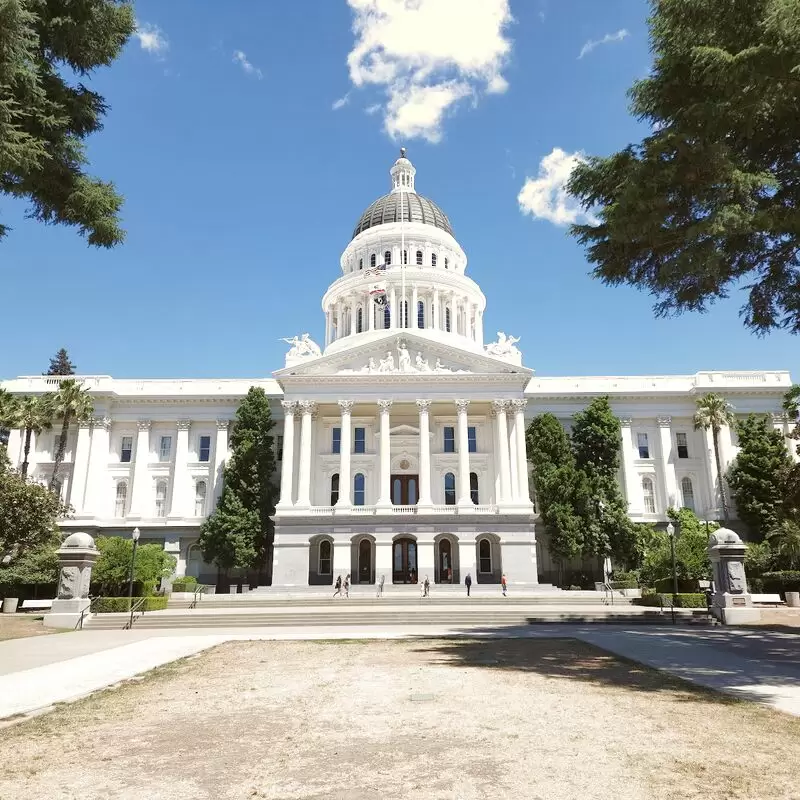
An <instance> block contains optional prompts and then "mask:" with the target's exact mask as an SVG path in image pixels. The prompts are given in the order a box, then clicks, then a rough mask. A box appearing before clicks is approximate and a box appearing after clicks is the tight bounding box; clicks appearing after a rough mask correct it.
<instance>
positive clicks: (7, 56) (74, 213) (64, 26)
mask: <svg viewBox="0 0 800 800" xmlns="http://www.w3.org/2000/svg"><path fill="white" fill-rule="evenodd" d="M134 28H135V23H134V16H133V8H132V6H131V5H130V4H129V3H126V2H119V1H118V0H36V2H31V0H2V2H0V193H3V194H7V195H9V196H10V197H16V198H20V199H25V200H28V201H29V202H30V204H31V208H30V212H29V215H30V216H31V217H33V218H34V219H37V220H39V221H40V222H44V223H48V224H61V225H70V226H74V227H77V228H78V230H79V231H80V232H81V234H82V235H83V236H85V237H86V238H87V241H88V243H89V244H90V245H95V246H102V247H112V246H114V245H115V244H118V243H119V242H121V241H122V239H123V238H124V233H123V231H122V229H121V228H120V226H119V217H118V214H119V209H120V206H121V205H122V197H120V196H119V195H118V194H117V193H116V191H115V190H114V186H113V185H112V184H110V183H106V182H104V181H101V180H98V179H96V178H92V177H90V176H89V175H86V174H85V173H84V171H83V168H84V167H85V165H86V164H87V156H86V148H85V145H84V140H85V139H86V138H87V136H89V134H91V133H94V132H95V131H98V130H100V129H101V128H102V120H103V116H104V115H105V113H106V111H107V108H108V107H107V105H106V102H105V100H104V99H103V97H102V96H101V95H99V94H97V93H96V92H93V91H91V90H90V89H88V88H87V87H86V86H85V85H83V84H82V83H76V84H74V85H73V84H72V83H71V82H70V79H71V78H72V77H73V76H77V77H78V78H84V77H85V76H87V75H88V74H90V73H91V72H92V71H94V70H95V69H96V68H97V67H101V66H108V65H109V64H111V63H112V62H113V61H114V60H115V59H116V58H117V56H119V54H120V52H121V51H122V48H123V46H124V45H125V42H126V41H127V40H128V39H129V38H130V36H131V34H132V33H133V31H134ZM6 232H7V227H6V226H4V225H2V223H0V239H2V238H3V236H4V235H5V234H6Z"/></svg>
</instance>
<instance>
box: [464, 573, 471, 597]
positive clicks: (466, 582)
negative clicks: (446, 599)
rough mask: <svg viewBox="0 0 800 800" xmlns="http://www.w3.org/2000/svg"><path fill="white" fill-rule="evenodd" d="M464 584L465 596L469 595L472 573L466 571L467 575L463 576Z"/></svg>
mask: <svg viewBox="0 0 800 800" xmlns="http://www.w3.org/2000/svg"><path fill="white" fill-rule="evenodd" d="M464 586H466V587H467V597H469V590H470V589H471V588H472V575H470V574H469V572H468V573H467V577H466V578H464Z"/></svg>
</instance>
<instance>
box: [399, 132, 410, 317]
mask: <svg viewBox="0 0 800 800" xmlns="http://www.w3.org/2000/svg"><path fill="white" fill-rule="evenodd" d="M401 153H402V155H403V156H405V148H403V149H402V150H401ZM405 254H406V230H405V218H404V215H403V188H402V184H401V185H400V285H401V289H400V298H401V299H400V307H401V309H402V311H401V312H400V327H401V328H405V327H406V325H407V324H408V303H407V302H406V255H405Z"/></svg>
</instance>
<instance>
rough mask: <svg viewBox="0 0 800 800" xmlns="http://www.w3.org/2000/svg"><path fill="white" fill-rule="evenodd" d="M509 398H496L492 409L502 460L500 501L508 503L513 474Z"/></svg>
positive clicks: (497, 455) (498, 458)
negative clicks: (509, 429) (511, 468)
mask: <svg viewBox="0 0 800 800" xmlns="http://www.w3.org/2000/svg"><path fill="white" fill-rule="evenodd" d="M507 408H508V400H495V401H494V402H493V403H492V410H493V411H494V415H495V424H496V426H497V448H498V452H496V453H495V458H496V459H497V460H498V461H499V462H500V502H502V503H508V502H510V500H511V475H510V471H509V464H510V462H509V454H508V421H507V419H506V409H507Z"/></svg>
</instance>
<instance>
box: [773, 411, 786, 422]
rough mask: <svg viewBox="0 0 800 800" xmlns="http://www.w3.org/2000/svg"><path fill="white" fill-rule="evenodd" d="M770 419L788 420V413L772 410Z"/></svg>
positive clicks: (777, 420)
mask: <svg viewBox="0 0 800 800" xmlns="http://www.w3.org/2000/svg"><path fill="white" fill-rule="evenodd" d="M772 421H773V422H788V421H789V415H788V414H785V413H784V412H783V411H773V412H772Z"/></svg>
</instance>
